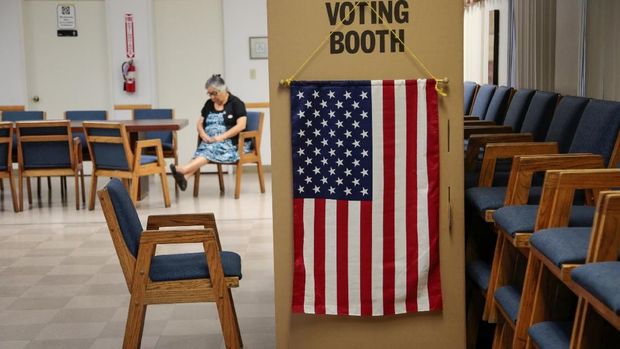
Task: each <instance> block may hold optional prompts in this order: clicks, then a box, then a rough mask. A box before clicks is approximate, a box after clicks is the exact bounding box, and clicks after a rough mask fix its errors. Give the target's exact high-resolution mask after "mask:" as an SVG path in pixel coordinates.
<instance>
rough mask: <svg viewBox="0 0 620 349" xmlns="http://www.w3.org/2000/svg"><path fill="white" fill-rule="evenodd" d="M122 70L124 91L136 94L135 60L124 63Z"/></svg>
mask: <svg viewBox="0 0 620 349" xmlns="http://www.w3.org/2000/svg"><path fill="white" fill-rule="evenodd" d="M121 70H122V72H123V80H124V81H125V82H124V83H123V91H125V92H127V93H134V92H136V66H135V65H134V64H133V60H129V61H127V62H125V63H123V65H122V67H121Z"/></svg>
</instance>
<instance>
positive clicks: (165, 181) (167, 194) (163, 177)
mask: <svg viewBox="0 0 620 349" xmlns="http://www.w3.org/2000/svg"><path fill="white" fill-rule="evenodd" d="M159 176H160V177H161V190H162V191H163V192H164V205H165V206H166V207H170V192H169V191H168V176H167V175H166V170H165V167H164V169H163V170H162V172H161V173H160V174H159Z"/></svg>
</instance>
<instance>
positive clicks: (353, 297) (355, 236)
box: [348, 201, 362, 315]
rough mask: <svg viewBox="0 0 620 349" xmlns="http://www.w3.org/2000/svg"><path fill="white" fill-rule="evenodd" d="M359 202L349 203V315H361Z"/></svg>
mask: <svg viewBox="0 0 620 349" xmlns="http://www.w3.org/2000/svg"><path fill="white" fill-rule="evenodd" d="M361 209H362V208H361V203H360V202H359V201H349V224H348V226H349V235H348V237H349V241H348V242H349V246H348V254H349V314H350V315H361V314H362V308H361V296H360V272H361V270H360V210H361Z"/></svg>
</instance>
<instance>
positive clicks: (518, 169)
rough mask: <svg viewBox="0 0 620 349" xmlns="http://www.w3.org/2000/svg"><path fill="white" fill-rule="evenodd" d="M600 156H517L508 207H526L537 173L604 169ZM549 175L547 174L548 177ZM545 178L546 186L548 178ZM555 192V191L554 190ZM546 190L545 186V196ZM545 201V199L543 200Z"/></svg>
mask: <svg viewBox="0 0 620 349" xmlns="http://www.w3.org/2000/svg"><path fill="white" fill-rule="evenodd" d="M603 166H604V163H603V159H602V157H601V156H600V155H593V154H549V155H521V156H515V157H514V160H513V165H512V169H511V170H510V177H509V179H508V185H507V189H506V198H505V201H504V203H505V204H506V205H525V204H526V203H527V200H528V196H529V191H530V187H531V185H532V176H533V175H534V173H535V172H541V171H549V170H563V169H576V168H581V169H584V168H586V169H587V168H589V169H593V168H603ZM546 177H549V173H548V172H547V176H546ZM546 177H545V186H546V185H547V183H546V182H547V178H546ZM554 190H555V189H554ZM544 191H545V188H544V186H543V195H544ZM541 201H543V199H541Z"/></svg>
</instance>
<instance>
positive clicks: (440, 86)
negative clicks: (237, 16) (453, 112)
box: [280, 0, 449, 97]
mask: <svg viewBox="0 0 620 349" xmlns="http://www.w3.org/2000/svg"><path fill="white" fill-rule="evenodd" d="M360 3H368V0H359V1H355V3H354V4H353V6H352V7H351V10H349V12H348V13H347V14H346V16H342V17H341V19H339V20H338V23H337V24H336V27H335V28H334V31H337V30H338V29H340V27H342V25H343V19H344V18H349V16H350V15H351V13H352V12H353V11H355V9H356V8H358V7H359V4H360ZM368 8H370V9H371V10H372V12H373V13H374V14H375V16H377V18H379V21H380V22H381V23H382V24H383V26H384V27H385V28H386V29H387V30H388V32H389V35H391V36H392V37H393V38H395V39H397V40H398V42H400V43H401V44H402V45H403V47H404V48H405V50H406V51H407V53H408V54H409V56H410V57H411V58H413V59H414V61H415V62H416V63H417V64H418V65H419V66H420V67H422V69H423V70H424V72H426V74H428V75H429V76H430V77H431V78H433V79H434V80H435V81H436V82H437V83H436V84H435V90H436V91H437V93H438V94H440V95H441V96H444V97H445V96H447V95H448V94H447V93H446V91H445V89H446V87H447V85H448V82H449V80H448V78H443V79H438V78H437V77H436V76H435V75H434V74H433V73H431V71H430V70H429V69H428V68H427V67H426V65H424V63H422V61H421V60H420V59H419V58H418V56H417V55H416V54H415V53H413V51H412V50H411V49H410V48H409V46H407V44H405V42H404V41H403V39H402V38H400V37H399V36H398V35H396V32H395V31H394V29H392V27H391V26H390V25H388V24H387V21H386V20H385V18H384V17H383V16H382V15H381V14H379V13H378V12H377V10H376V9H375V8H374V7H372V6H368ZM331 35H332V33H331V32H330V33H328V34H327V36H325V38H324V39H323V40H322V41H321V43H320V44H319V45H318V46H317V48H315V49H314V51H313V52H312V53H311V54H310V56H308V58H306V60H305V61H304V62H303V63H302V64H301V65H300V66H299V68H297V70H296V71H295V72H294V73H293V75H291V76H290V77H289V78H288V79H283V80H280V85H282V86H285V87H290V86H291V83H292V82H293V80H294V79H295V77H296V76H297V74H299V72H300V71H301V70H302V69H303V68H305V66H306V65H307V64H308V63H309V62H310V61H311V60H312V58H314V57H315V56H316V55H317V53H318V52H319V50H320V49H321V48H323V46H325V43H326V42H327V40H329V38H330V36H331Z"/></svg>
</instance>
